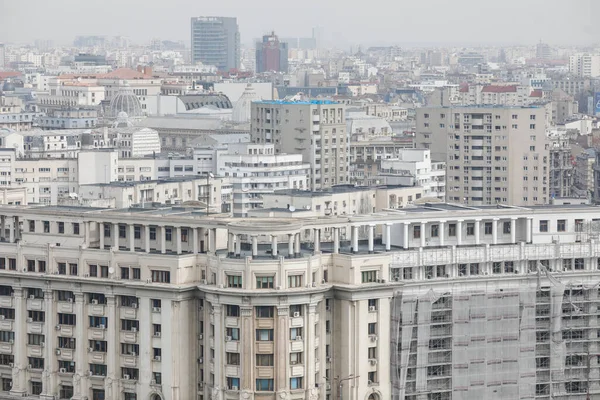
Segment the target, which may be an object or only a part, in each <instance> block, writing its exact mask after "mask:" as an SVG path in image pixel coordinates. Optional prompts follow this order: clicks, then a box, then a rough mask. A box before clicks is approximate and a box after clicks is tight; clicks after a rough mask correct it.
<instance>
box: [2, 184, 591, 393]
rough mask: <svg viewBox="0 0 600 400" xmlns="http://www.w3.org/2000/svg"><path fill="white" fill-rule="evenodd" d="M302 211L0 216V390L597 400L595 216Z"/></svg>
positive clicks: (512, 211)
mask: <svg viewBox="0 0 600 400" xmlns="http://www.w3.org/2000/svg"><path fill="white" fill-rule="evenodd" d="M305 200H308V202H304V201H305ZM320 201H322V200H320V197H319V196H312V195H309V196H306V197H303V202H304V204H315V205H318V206H320V207H326V204H324V203H320ZM301 214H302V213H296V214H295V217H294V218H250V219H242V218H240V219H236V218H234V219H232V218H213V217H212V216H208V217H207V216H205V215H203V213H201V212H196V211H194V210H190V209H184V208H182V207H175V208H172V209H168V208H165V207H164V206H162V207H160V208H131V209H124V210H119V209H116V210H115V209H98V208H89V207H79V208H78V207H55V206H48V207H44V206H42V207H40V206H39V205H35V206H14V205H13V206H0V221H1V224H2V230H1V231H0V239H1V240H0V250H1V251H0V397H1V398H2V399H6V400H9V399H14V400H16V399H22V398H24V397H27V398H35V399H43V400H49V399H60V400H66V399H77V400H82V399H89V400H105V399H106V400H108V399H110V400H117V399H119V400H121V399H125V400H133V399H137V400H139V399H143V400H188V399H190V400H191V399H217V400H229V399H257V400H258V399H271V400H273V399H288V400H289V399H310V400H326V399H328V398H330V399H335V398H344V399H355V400H390V399H392V400H407V399H411V400H415V399H416V400H420V399H456V398H459V399H464V400H480V399H511V400H512V399H523V400H524V399H551V398H552V399H569V398H571V399H580V400H583V399H585V398H586V397H585V396H586V394H589V396H590V397H588V398H591V399H597V398H598V396H600V363H599V362H598V353H599V351H600V349H599V344H598V322H599V316H598V307H600V297H599V294H598V285H599V284H600V278H599V277H598V266H599V265H600V257H599V254H600V249H599V247H600V242H599V234H600V230H599V229H598V228H599V227H598V222H595V221H598V220H600V211H599V210H598V208H597V207H594V206H587V205H580V206H576V205H569V206H538V207H508V206H504V207H477V206H461V205H452V204H444V203H428V204H424V205H422V206H420V207H413V208H407V209H403V210H392V211H387V212H383V211H382V212H378V213H377V214H371V215H347V216H345V217H343V218H342V217H339V216H331V217H321V218H314V217H313V216H309V217H302V215H301ZM306 214H307V215H313V214H310V212H308V213H306ZM390 361H391V362H390ZM390 364H391V365H390Z"/></svg>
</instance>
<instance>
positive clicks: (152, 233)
mask: <svg viewBox="0 0 600 400" xmlns="http://www.w3.org/2000/svg"><path fill="white" fill-rule="evenodd" d="M150 240H156V227H154V226H151V227H150Z"/></svg>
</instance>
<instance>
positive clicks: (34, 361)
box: [29, 357, 44, 369]
mask: <svg viewBox="0 0 600 400" xmlns="http://www.w3.org/2000/svg"><path fill="white" fill-rule="evenodd" d="M29 365H31V368H33V369H44V359H43V358H36V357H29Z"/></svg>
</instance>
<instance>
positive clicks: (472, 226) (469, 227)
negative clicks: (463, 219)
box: [467, 222, 475, 236]
mask: <svg viewBox="0 0 600 400" xmlns="http://www.w3.org/2000/svg"><path fill="white" fill-rule="evenodd" d="M473 235H475V223H474V222H468V223H467V236H473Z"/></svg>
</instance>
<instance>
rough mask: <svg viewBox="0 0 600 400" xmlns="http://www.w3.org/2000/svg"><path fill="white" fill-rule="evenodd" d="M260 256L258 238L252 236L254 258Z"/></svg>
mask: <svg viewBox="0 0 600 400" xmlns="http://www.w3.org/2000/svg"><path fill="white" fill-rule="evenodd" d="M256 256H258V236H256V235H252V258H255V257H256Z"/></svg>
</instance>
